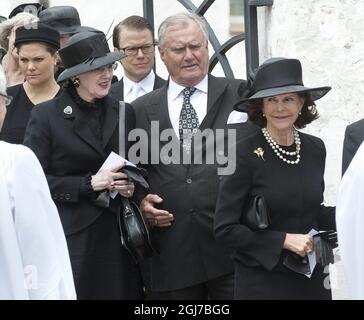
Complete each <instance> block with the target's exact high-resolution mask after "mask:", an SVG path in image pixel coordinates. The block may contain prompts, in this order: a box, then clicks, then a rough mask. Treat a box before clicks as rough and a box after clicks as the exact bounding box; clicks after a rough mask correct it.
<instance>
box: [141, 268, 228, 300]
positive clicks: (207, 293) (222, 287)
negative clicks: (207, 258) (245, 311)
mask: <svg viewBox="0 0 364 320" xmlns="http://www.w3.org/2000/svg"><path fill="white" fill-rule="evenodd" d="M233 298H234V274H233V273H231V274H228V275H224V276H222V277H219V278H215V279H212V280H209V281H207V282H203V283H199V284H196V285H194V286H191V287H187V288H182V289H178V290H172V291H163V292H150V293H149V294H148V293H147V299H148V300H232V299H233Z"/></svg>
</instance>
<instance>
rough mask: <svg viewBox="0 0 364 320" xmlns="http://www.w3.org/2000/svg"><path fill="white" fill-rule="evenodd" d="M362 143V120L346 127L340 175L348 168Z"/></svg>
mask: <svg viewBox="0 0 364 320" xmlns="http://www.w3.org/2000/svg"><path fill="white" fill-rule="evenodd" d="M363 141H364V119H361V120H359V121H357V122H354V123H352V124H351V125H349V126H347V127H346V130H345V138H344V147H343V159H342V174H343V175H344V173H345V171H346V169H347V168H348V167H349V165H350V162H351V160H352V159H353V158H354V156H355V154H356V152H357V151H358V149H359V147H360V145H361V143H362V142H363Z"/></svg>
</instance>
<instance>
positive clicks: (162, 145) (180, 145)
mask: <svg viewBox="0 0 364 320" xmlns="http://www.w3.org/2000/svg"><path fill="white" fill-rule="evenodd" d="M158 33H159V45H160V48H159V51H160V55H161V58H162V60H163V62H164V63H165V65H166V67H167V69H168V72H169V74H170V79H169V82H168V83H166V84H165V85H164V86H163V87H162V88H160V89H157V90H155V91H153V92H151V93H149V94H146V95H144V96H143V97H141V98H139V99H137V100H136V101H134V102H133V104H132V105H133V107H134V110H135V112H136V127H137V128H140V129H143V130H141V131H142V132H144V133H147V135H148V137H144V139H140V140H139V143H140V144H139V146H140V148H139V150H140V152H139V153H138V156H139V157H140V158H139V160H140V159H142V158H143V154H144V155H145V153H146V152H145V151H146V150H147V153H148V159H144V160H146V161H144V160H143V159H142V160H140V161H139V162H141V163H142V164H144V166H145V168H146V169H147V170H148V181H149V184H150V190H149V192H150V193H149V194H148V195H146V197H145V198H144V199H143V200H142V202H141V209H142V212H143V214H144V216H145V217H146V219H147V221H148V222H149V224H150V225H152V226H153V229H152V231H151V233H152V238H153V240H154V242H155V245H156V247H157V249H158V254H156V255H154V256H153V257H152V258H151V264H150V265H151V289H152V292H151V293H150V295H149V297H150V298H152V299H208V298H209V299H232V298H233V282H234V276H233V264H232V261H231V259H230V255H231V252H230V251H228V250H227V249H226V248H224V247H222V246H220V245H219V244H217V243H216V241H215V239H214V235H213V219H214V210H215V201H216V197H217V185H218V182H219V176H218V174H217V172H218V171H219V170H218V163H217V162H218V161H217V158H218V157H219V156H221V154H222V153H224V151H223V149H224V148H220V147H221V145H219V142H221V141H217V140H218V139H217V138H216V137H217V131H218V130H220V131H222V132H223V135H224V136H223V139H222V140H224V141H225V142H226V140H229V139H228V133H227V129H228V128H229V126H230V128H235V129H237V130H236V133H237V135H239V134H242V135H247V134H249V133H251V132H252V131H254V130H257V129H255V128H253V125H251V124H248V123H242V122H244V121H245V120H246V119H245V118H244V116H242V115H244V114H240V115H239V116H242V117H241V118H240V119H238V117H236V114H234V112H233V111H232V110H233V105H234V103H235V102H236V101H237V99H238V96H237V90H238V87H239V85H240V84H241V83H242V82H241V81H237V80H227V79H225V78H215V77H213V76H211V75H208V64H209V54H208V33H207V29H206V25H205V22H204V21H203V20H202V19H201V18H200V17H199V16H197V15H195V14H192V13H186V14H180V15H176V16H172V17H169V18H167V19H166V20H165V21H164V22H163V23H162V24H161V26H160V28H159V32H158ZM228 122H229V123H231V124H229V126H228V125H227V123H228ZM239 122H241V123H239ZM232 123H235V124H232ZM189 125H191V126H190V128H189ZM156 126H157V127H158V130H159V131H157V132H156V134H158V133H159V135H157V137H160V135H161V134H162V135H165V134H166V133H167V132H169V133H170V135H169V137H170V138H171V141H172V142H171V141H170V140H168V139H164V138H163V137H161V138H160V139H157V140H158V141H155V140H154V139H153V136H155V135H156V134H154V133H155V128H156ZM191 129H192V130H191ZM207 130H210V132H209V133H208V134H207V138H206V141H205V142H202V143H200V145H199V146H198V145H197V142H196V141H197V136H198V135H199V132H206V131H207ZM153 132H154V133H153ZM234 132H235V131H234ZM191 136H192V138H191ZM211 138H212V140H211ZM167 140H168V141H167ZM233 140H234V139H233ZM207 141H210V143H208V142H207ZM211 141H212V143H211ZM230 143H232V144H234V143H235V141H230ZM169 145H170V146H173V148H172V149H174V151H176V150H177V158H178V159H176V158H174V157H173V155H172V156H170V154H169V152H164V151H166V148H167V147H168V146H169ZM211 145H213V146H214V147H216V149H214V150H216V153H215V152H214V151H212V152H211V149H210V150H208V147H211ZM133 151H135V154H137V151H136V150H133ZM157 152H159V153H158V154H157V155H158V159H155V154H156V153H157ZM181 154H183V160H181V159H180V157H178V155H181ZM211 154H212V156H213V157H214V159H213V161H212V162H208V161H207V158H208V157H209V156H211ZM129 157H131V158H133V156H132V155H131V154H130V153H129ZM136 157H137V156H136ZM153 158H154V159H153ZM170 159H172V163H170V162H169V160H170ZM231 159H233V157H232V158H231ZM156 160H157V161H156ZM185 160H187V161H185ZM189 160H191V161H189ZM199 160H202V161H199ZM143 161H144V162H143ZM231 162H233V160H232V161H231ZM210 163H211V164H210ZM229 164H230V163H229Z"/></svg>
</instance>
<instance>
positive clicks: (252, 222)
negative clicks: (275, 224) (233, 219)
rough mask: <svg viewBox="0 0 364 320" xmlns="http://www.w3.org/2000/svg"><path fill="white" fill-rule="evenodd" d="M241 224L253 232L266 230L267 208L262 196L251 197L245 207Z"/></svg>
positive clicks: (268, 221) (268, 218) (267, 221)
mask: <svg viewBox="0 0 364 320" xmlns="http://www.w3.org/2000/svg"><path fill="white" fill-rule="evenodd" d="M241 223H242V224H244V225H246V226H247V227H248V228H249V229H251V230H253V231H258V230H264V229H267V228H268V226H269V224H270V216H269V212H268V206H267V203H266V201H265V198H264V196H262V195H256V196H252V197H251V198H250V199H249V200H248V203H247V205H246V206H245V208H244V210H243V214H242V219H241Z"/></svg>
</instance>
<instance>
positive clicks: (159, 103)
mask: <svg viewBox="0 0 364 320" xmlns="http://www.w3.org/2000/svg"><path fill="white" fill-rule="evenodd" d="M167 89H168V83H165V84H164V86H163V87H162V88H161V94H160V95H159V97H158V98H157V99H156V100H155V102H154V103H152V104H151V106H150V107H148V108H146V110H147V113H148V114H149V119H150V121H159V130H160V131H163V130H165V129H173V126H172V123H171V119H170V118H169V111H168V99H167Z"/></svg>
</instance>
